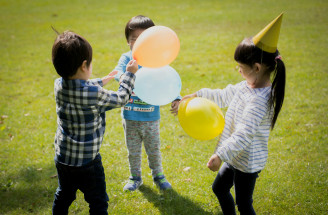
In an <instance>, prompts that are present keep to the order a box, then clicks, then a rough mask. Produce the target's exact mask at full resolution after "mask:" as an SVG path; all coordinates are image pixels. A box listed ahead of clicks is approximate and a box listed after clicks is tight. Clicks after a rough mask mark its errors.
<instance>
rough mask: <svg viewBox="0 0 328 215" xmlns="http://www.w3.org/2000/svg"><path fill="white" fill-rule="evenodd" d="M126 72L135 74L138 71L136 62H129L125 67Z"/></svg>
mask: <svg viewBox="0 0 328 215" xmlns="http://www.w3.org/2000/svg"><path fill="white" fill-rule="evenodd" d="M126 71H128V72H131V73H133V74H135V73H136V72H137V71H138V62H137V61H136V60H130V62H129V63H128V65H127V66H126Z"/></svg>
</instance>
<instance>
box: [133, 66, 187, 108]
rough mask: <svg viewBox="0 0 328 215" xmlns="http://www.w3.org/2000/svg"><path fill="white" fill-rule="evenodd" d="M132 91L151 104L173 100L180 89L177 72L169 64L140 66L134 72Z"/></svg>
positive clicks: (164, 103)
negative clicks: (152, 66)
mask: <svg viewBox="0 0 328 215" xmlns="http://www.w3.org/2000/svg"><path fill="white" fill-rule="evenodd" d="M133 91H134V93H135V94H136V95H137V96H138V97H139V98H140V99H141V100H143V101H144V102H147V103H148V104H152V105H166V104H168V103H170V102H172V101H173V100H175V99H176V98H177V97H178V96H179V95H180V91H181V79H180V76H179V74H178V73H177V72H176V71H175V69H173V68H172V67H170V66H164V67H160V68H147V67H142V68H141V69H139V70H138V72H137V73H136V80H135V84H134V90H133Z"/></svg>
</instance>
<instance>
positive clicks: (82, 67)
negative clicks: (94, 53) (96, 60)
mask: <svg viewBox="0 0 328 215" xmlns="http://www.w3.org/2000/svg"><path fill="white" fill-rule="evenodd" d="M81 69H82V71H83V72H87V71H88V65H87V60H84V61H83V62H82V65H81Z"/></svg>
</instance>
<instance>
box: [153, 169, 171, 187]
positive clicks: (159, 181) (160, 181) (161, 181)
mask: <svg viewBox="0 0 328 215" xmlns="http://www.w3.org/2000/svg"><path fill="white" fill-rule="evenodd" d="M154 182H155V184H156V186H157V187H159V189H160V190H169V189H172V186H171V184H170V183H169V182H168V181H167V180H166V178H165V176H164V174H163V173H158V174H157V175H156V177H155V178H154Z"/></svg>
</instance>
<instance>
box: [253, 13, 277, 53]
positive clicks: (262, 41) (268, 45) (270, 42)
mask: <svg viewBox="0 0 328 215" xmlns="http://www.w3.org/2000/svg"><path fill="white" fill-rule="evenodd" d="M282 16H283V13H281V14H280V15H279V16H278V17H277V18H275V19H274V20H273V21H272V22H271V23H269V24H268V25H267V26H266V27H265V28H264V29H263V30H262V31H260V32H259V33H258V34H256V35H255V36H254V37H253V43H254V44H255V46H257V47H258V48H260V49H262V50H263V51H266V52H269V53H274V52H276V50H277V44H278V39H279V33H280V26H281V22H282Z"/></svg>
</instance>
